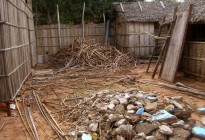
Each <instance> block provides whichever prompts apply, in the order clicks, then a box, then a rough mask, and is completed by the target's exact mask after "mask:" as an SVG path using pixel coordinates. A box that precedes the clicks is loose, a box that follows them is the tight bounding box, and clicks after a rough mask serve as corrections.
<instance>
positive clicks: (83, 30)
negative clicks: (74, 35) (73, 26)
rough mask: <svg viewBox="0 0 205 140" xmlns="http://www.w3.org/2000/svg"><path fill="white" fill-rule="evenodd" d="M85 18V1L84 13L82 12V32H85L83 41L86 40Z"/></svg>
mask: <svg viewBox="0 0 205 140" xmlns="http://www.w3.org/2000/svg"><path fill="white" fill-rule="evenodd" d="M84 18H85V2H84V4H83V14H82V34H83V39H82V40H83V41H84V40H85V21H84Z"/></svg>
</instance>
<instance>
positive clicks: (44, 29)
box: [36, 23, 115, 55]
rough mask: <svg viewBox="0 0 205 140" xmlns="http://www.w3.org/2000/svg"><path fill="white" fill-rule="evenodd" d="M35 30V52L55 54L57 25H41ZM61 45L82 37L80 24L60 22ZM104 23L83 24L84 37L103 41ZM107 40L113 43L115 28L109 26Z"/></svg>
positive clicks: (57, 42) (56, 49)
mask: <svg viewBox="0 0 205 140" xmlns="http://www.w3.org/2000/svg"><path fill="white" fill-rule="evenodd" d="M36 30H37V54H38V55H46V54H49V55H50V54H55V53H56V52H57V51H58V50H59V35H58V25H42V26H38V27H36ZM60 33H61V35H60V37H61V45H62V46H63V47H65V46H68V45H69V44H71V43H72V41H73V40H74V39H75V38H79V39H82V25H66V24H61V30H60ZM104 34H105V25H104V24H103V23H102V24H85V39H94V40H95V41H96V42H97V43H100V44H103V43H104ZM108 42H109V43H110V44H112V45H114V44H115V29H114V27H111V28H110V33H109V40H108Z"/></svg>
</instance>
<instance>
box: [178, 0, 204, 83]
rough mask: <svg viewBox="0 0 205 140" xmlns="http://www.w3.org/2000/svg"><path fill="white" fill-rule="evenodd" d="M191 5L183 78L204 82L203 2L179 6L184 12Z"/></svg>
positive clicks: (199, 0) (191, 2) (187, 2)
mask: <svg viewBox="0 0 205 140" xmlns="http://www.w3.org/2000/svg"><path fill="white" fill-rule="evenodd" d="M190 4H193V9H192V13H191V17H190V20H189V25H188V30H187V36H186V41H185V46H184V54H183V58H182V63H183V71H184V73H185V76H187V77H189V78H193V79H196V80H199V81H202V82H205V34H204V32H205V8H204V7H205V1H204V0H186V1H185V2H184V3H182V4H181V5H180V6H179V10H181V11H184V10H185V9H187V7H188V6H189V5H190Z"/></svg>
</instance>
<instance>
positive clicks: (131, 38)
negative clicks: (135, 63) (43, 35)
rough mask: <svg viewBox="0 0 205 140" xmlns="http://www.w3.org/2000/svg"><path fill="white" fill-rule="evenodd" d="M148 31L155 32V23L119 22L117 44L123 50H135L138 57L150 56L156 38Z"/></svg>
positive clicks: (117, 25)
mask: <svg viewBox="0 0 205 140" xmlns="http://www.w3.org/2000/svg"><path fill="white" fill-rule="evenodd" d="M146 32H148V33H150V34H153V35H154V34H155V30H154V23H140V22H139V23H138V22H117V24H116V42H117V46H119V49H120V50H122V51H125V52H134V53H135V55H136V56H138V57H146V56H150V55H151V54H152V51H153V48H154V45H155V39H154V38H153V37H152V36H150V35H148V34H146Z"/></svg>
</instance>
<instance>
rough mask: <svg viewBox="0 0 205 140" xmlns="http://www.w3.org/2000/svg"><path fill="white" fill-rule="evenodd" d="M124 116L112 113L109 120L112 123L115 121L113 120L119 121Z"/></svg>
mask: <svg viewBox="0 0 205 140" xmlns="http://www.w3.org/2000/svg"><path fill="white" fill-rule="evenodd" d="M122 118H123V115H119V114H110V115H109V116H108V121H109V122H111V123H113V122H116V121H118V120H120V119H122Z"/></svg>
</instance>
